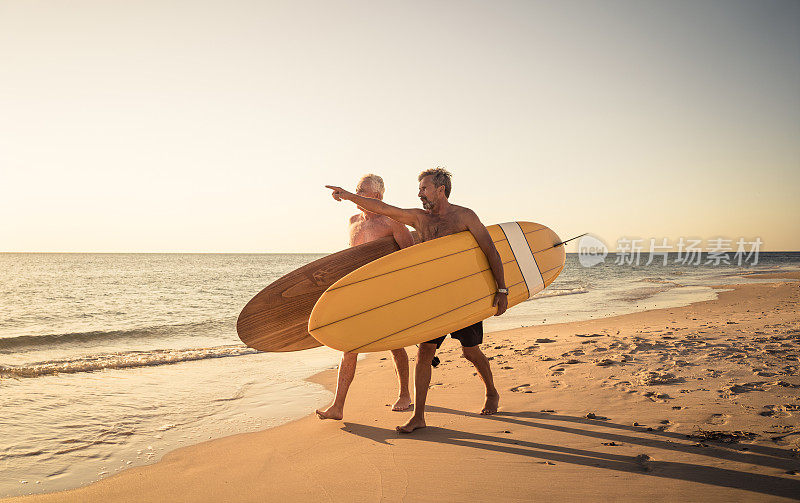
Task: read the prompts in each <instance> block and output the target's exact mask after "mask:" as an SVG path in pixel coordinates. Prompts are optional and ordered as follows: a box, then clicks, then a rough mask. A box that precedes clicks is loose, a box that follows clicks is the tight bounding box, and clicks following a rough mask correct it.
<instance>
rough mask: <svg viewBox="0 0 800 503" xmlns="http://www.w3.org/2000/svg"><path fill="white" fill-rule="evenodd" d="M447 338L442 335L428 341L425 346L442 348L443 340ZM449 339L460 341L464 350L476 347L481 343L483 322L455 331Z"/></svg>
mask: <svg viewBox="0 0 800 503" xmlns="http://www.w3.org/2000/svg"><path fill="white" fill-rule="evenodd" d="M445 337H447V336H446V335H443V336H441V337H439V338H438V339H433V340H432V341H428V342H427V343H426V344H436V349H439V348H440V347H442V343H443V342H444V338H445ZM450 337H452V338H453V339H458V340H459V341H461V345H462V346H464V347H465V348H470V347H472V346H477V345H478V344H481V343H482V342H483V322H482V321H479V322H478V323H475V324H474V325H470V326H468V327H465V328H462V329H461V330H456V331H455V332H453V333H452V334H450Z"/></svg>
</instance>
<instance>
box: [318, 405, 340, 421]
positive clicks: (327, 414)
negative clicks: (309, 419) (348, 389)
mask: <svg viewBox="0 0 800 503" xmlns="http://www.w3.org/2000/svg"><path fill="white" fill-rule="evenodd" d="M314 412H316V413H317V417H318V418H320V419H336V420H337V421H340V420H341V419H342V417H344V410H343V409H342V408H341V407H336V406H335V405H331V406H330V407H328V408H327V409H325V410H319V409H317V410H316V411H314Z"/></svg>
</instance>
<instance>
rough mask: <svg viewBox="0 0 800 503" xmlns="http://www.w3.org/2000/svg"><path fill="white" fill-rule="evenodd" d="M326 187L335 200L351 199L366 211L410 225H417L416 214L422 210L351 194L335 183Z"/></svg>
mask: <svg viewBox="0 0 800 503" xmlns="http://www.w3.org/2000/svg"><path fill="white" fill-rule="evenodd" d="M326 187H327V188H329V189H331V190H332V191H333V193H332V194H331V195H332V196H333V198H334V199H336V200H337V201H341V200H342V199H344V200H346V201H352V202H354V203H356V206H360V207H362V208H364V209H365V210H367V211H371V212H373V213H378V214H379V215H386V216H387V217H389V218H391V219H392V220H397V221H398V222H400V223H402V224H406V225H410V226H412V227H416V226H417V223H418V219H417V214H418V213H419V212H422V210H417V209H410V210H404V209H402V208H398V207H397V206H392V205H391V204H386V203H384V202H383V201H381V200H379V199H372V198H370V197H361V196H358V195H356V194H353V193H352V192H347V191H346V190H344V189H343V188H341V187H336V186H335V185H326Z"/></svg>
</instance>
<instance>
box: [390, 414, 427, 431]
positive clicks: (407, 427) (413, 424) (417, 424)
mask: <svg viewBox="0 0 800 503" xmlns="http://www.w3.org/2000/svg"><path fill="white" fill-rule="evenodd" d="M425 426H427V425H426V424H425V419H424V418H419V419H417V416H411V419H409V420H408V422H407V423H406V424H404V425H402V426H398V427H396V428H395V429H396V430H397V431H398V432H400V433H411V432H412V431H414V430H416V429H418V428H424V427H425Z"/></svg>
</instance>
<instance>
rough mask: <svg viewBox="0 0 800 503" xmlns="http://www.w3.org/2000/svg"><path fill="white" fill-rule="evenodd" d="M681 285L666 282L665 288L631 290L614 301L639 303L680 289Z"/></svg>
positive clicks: (653, 287) (654, 287)
mask: <svg viewBox="0 0 800 503" xmlns="http://www.w3.org/2000/svg"><path fill="white" fill-rule="evenodd" d="M680 286H681V285H679V284H677V283H672V282H665V283H664V285H663V286H652V287H646V286H645V287H640V288H636V289H634V290H629V291H627V292H623V293H621V294H620V295H617V296H616V297H614V300H621V301H624V302H637V301H640V300H645V299H649V298H650V297H653V296H654V295H656V294H659V293H661V292H666V291H668V290H672V289H673V288H678V287H680Z"/></svg>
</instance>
